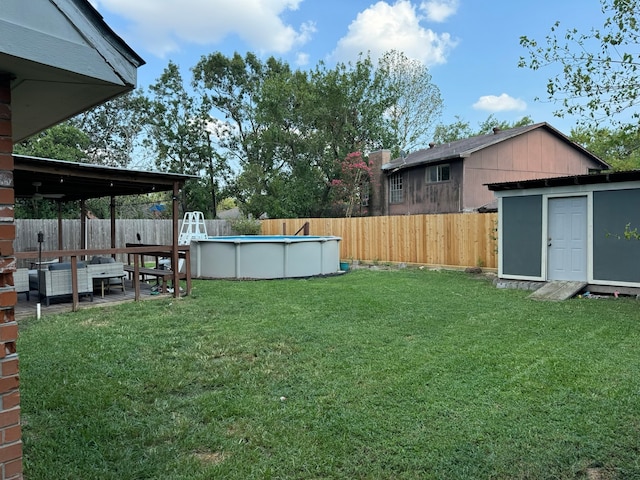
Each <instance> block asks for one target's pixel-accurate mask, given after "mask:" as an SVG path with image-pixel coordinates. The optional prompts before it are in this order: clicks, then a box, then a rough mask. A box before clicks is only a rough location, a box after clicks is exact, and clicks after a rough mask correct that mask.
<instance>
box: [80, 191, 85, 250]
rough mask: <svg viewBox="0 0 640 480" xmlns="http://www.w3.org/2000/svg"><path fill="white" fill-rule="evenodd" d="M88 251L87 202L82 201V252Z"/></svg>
mask: <svg viewBox="0 0 640 480" xmlns="http://www.w3.org/2000/svg"><path fill="white" fill-rule="evenodd" d="M86 249H87V202H86V200H85V199H84V198H83V199H82V200H80V250H86Z"/></svg>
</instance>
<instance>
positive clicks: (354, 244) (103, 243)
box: [15, 213, 497, 268]
mask: <svg viewBox="0 0 640 480" xmlns="http://www.w3.org/2000/svg"><path fill="white" fill-rule="evenodd" d="M305 222H309V227H310V228H309V233H310V234H311V235H335V236H338V237H342V242H340V257H341V258H342V259H344V260H350V259H353V260H362V261H369V262H374V261H379V262H405V263H418V264H425V265H443V266H453V267H476V266H482V267H486V268H497V258H496V251H497V240H496V237H497V233H496V227H497V215H496V214H495V213H459V214H458V213H456V214H442V215H403V216H389V217H356V218H307V219H287V220H282V219H276V220H263V221H262V234H264V235H281V234H282V232H283V224H284V225H286V232H287V233H288V234H292V233H294V232H296V231H298V230H299V229H300V227H302V226H303V225H304V223H305ZM206 224H207V233H208V234H209V235H211V236H220V235H232V234H233V232H232V230H231V227H230V225H229V223H228V222H227V221H226V220H207V221H206ZM62 230H63V240H64V245H63V249H64V250H76V249H79V248H80V221H79V220H63V221H62ZM40 231H42V232H43V233H44V243H43V245H42V249H43V250H57V249H58V221H57V220H16V240H15V249H16V251H19V252H27V251H36V250H37V249H38V243H37V238H38V232H40ZM138 233H139V234H140V238H141V241H142V242H143V243H146V244H158V245H168V244H170V243H171V220H118V221H117V223H116V235H117V239H116V246H117V247H122V246H124V245H125V244H127V243H136V242H138V240H137V234H138ZM87 245H88V247H89V248H92V249H100V248H110V246H111V238H110V221H109V220H95V219H93V220H87Z"/></svg>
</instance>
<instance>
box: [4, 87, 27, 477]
mask: <svg viewBox="0 0 640 480" xmlns="http://www.w3.org/2000/svg"><path fill="white" fill-rule="evenodd" d="M12 153H13V141H12V136H11V85H10V78H9V77H7V76H2V75H0V480H17V479H21V478H22V435H21V430H20V390H19V375H18V373H19V372H18V355H17V353H16V341H17V339H18V324H17V323H16V321H15V317H14V307H15V305H16V299H17V295H16V292H15V289H14V288H13V272H15V269H16V259H15V258H14V257H13V240H14V239H15V235H16V230H15V224H14V217H13V208H14V203H15V202H14V193H13V156H12Z"/></svg>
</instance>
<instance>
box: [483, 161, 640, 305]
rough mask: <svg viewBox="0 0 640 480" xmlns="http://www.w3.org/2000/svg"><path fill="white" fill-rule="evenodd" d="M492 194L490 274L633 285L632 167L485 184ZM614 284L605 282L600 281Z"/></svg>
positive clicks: (639, 191)
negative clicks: (494, 239)
mask: <svg viewBox="0 0 640 480" xmlns="http://www.w3.org/2000/svg"><path fill="white" fill-rule="evenodd" d="M488 187H489V190H491V191H493V192H495V194H496V196H497V198H498V275H499V276H500V277H501V278H505V279H517V280H534V281H551V280H569V281H579V282H583V283H587V284H589V286H588V288H589V289H590V290H591V291H592V292H593V291H603V292H607V293H613V291H615V289H617V290H620V291H621V292H622V291H623V290H624V288H625V287H640V240H639V239H636V238H630V239H626V238H625V235H624V233H625V229H627V225H629V227H628V228H629V229H630V230H634V229H636V228H640V210H639V209H638V205H640V171H639V170H634V171H628V172H611V173H601V174H597V175H576V176H568V177H559V178H546V179H539V180H526V181H522V182H504V183H493V184H490V185H488ZM607 286H608V287H611V286H614V287H616V288H615V289H609V290H607V289H606V288H605V287H607Z"/></svg>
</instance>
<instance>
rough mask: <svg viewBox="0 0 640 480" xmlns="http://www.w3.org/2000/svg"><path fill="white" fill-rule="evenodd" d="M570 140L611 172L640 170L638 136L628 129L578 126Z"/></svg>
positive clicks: (639, 142) (639, 143)
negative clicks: (590, 153)
mask: <svg viewBox="0 0 640 480" xmlns="http://www.w3.org/2000/svg"><path fill="white" fill-rule="evenodd" d="M569 136H570V138H571V140H573V141H574V142H576V143H578V144H580V145H582V146H583V147H584V148H586V149H587V150H589V151H590V152H592V153H594V154H595V155H597V156H598V157H600V158H601V159H602V160H604V161H605V162H607V163H608V164H609V165H611V166H612V168H613V170H633V169H637V168H640V135H639V134H638V132H634V131H629V130H628V129H624V128H618V129H612V128H607V127H596V128H591V127H586V126H578V127H576V128H573V129H572V130H571V134H570V135H569Z"/></svg>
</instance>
